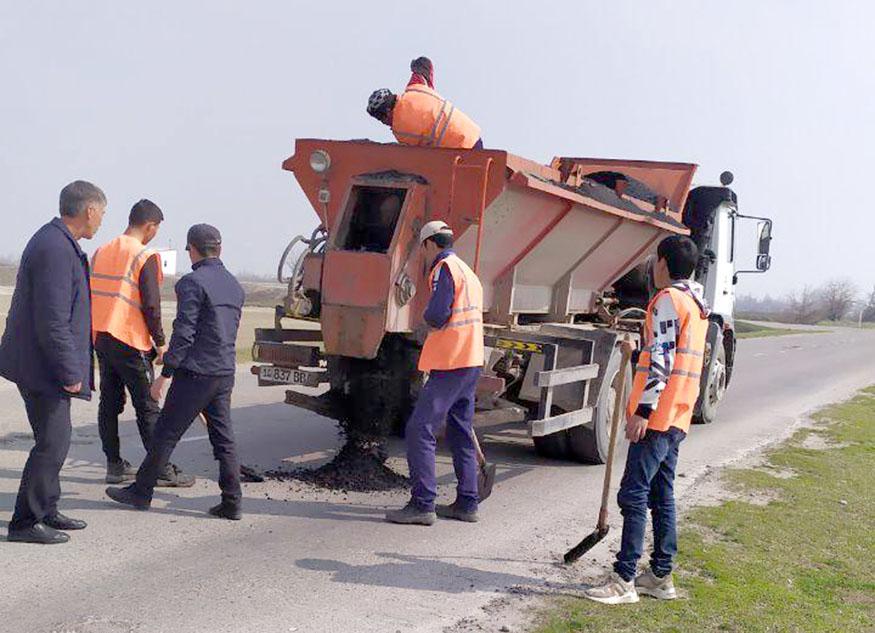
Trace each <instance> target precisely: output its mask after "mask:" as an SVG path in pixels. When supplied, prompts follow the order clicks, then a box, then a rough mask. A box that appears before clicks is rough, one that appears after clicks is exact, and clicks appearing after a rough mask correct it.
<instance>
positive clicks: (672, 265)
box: [656, 235, 699, 279]
mask: <svg viewBox="0 0 875 633" xmlns="http://www.w3.org/2000/svg"><path fill="white" fill-rule="evenodd" d="M656 255H657V257H659V259H664V260H665V263H666V264H668V273H669V274H670V275H671V278H672V279H689V278H690V277H692V275H693V271H694V270H696V264H697V263H698V262H699V249H698V248H696V243H695V242H693V240H691V239H690V238H688V237H686V236H685V235H671V236H669V237H667V238H665V239H664V240H662V241H661V242H660V243H659V246H658V247H657V249H656Z"/></svg>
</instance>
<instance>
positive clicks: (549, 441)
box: [532, 431, 568, 460]
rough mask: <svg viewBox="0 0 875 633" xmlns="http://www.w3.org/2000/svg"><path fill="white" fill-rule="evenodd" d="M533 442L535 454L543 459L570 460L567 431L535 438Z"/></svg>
mask: <svg viewBox="0 0 875 633" xmlns="http://www.w3.org/2000/svg"><path fill="white" fill-rule="evenodd" d="M532 441H533V442H534V444H535V452H536V453H537V454H538V455H540V456H541V457H546V458H548V459H561V460H567V459H568V438H567V437H566V435H565V431H559V432H558V433H551V434H550V435H542V436H541V437H533V438H532Z"/></svg>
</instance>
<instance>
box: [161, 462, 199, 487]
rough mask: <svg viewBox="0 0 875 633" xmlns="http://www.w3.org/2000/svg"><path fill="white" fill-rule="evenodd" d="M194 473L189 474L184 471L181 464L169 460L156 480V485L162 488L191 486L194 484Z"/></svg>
mask: <svg viewBox="0 0 875 633" xmlns="http://www.w3.org/2000/svg"><path fill="white" fill-rule="evenodd" d="M194 481H195V478H194V475H189V474H187V473H184V472H182V470H180V468H179V466H177V465H176V464H171V463H169V462H168V464H167V467H166V468H165V469H164V472H163V473H161V475H160V476H159V477H158V481H157V482H155V486H156V487H160V488H191V487H192V486H193V485H194Z"/></svg>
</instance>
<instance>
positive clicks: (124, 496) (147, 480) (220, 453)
mask: <svg viewBox="0 0 875 633" xmlns="http://www.w3.org/2000/svg"><path fill="white" fill-rule="evenodd" d="M186 250H187V251H188V252H189V255H190V257H191V263H192V272H191V273H189V274H188V275H185V276H184V277H183V278H182V279H180V280H179V282H177V284H176V300H177V311H176V320H175V321H174V322H173V335H172V336H171V337H170V346H169V348H168V349H167V351H166V352H165V354H164V368H163V369H162V371H161V376H160V377H159V378H158V379H157V380H156V381H155V382H154V383H153V385H152V397H153V398H154V399H155V400H158V401H160V400H161V397H162V395H163V392H164V387H165V385H166V383H167V381H169V380H170V379H171V377H172V378H173V382H172V384H171V385H170V391H169V392H168V394H167V402H165V403H164V408H163V409H162V411H161V417H160V418H159V419H158V424H157V425H156V427H155V434H154V435H153V437H152V445H151V446H150V447H149V453H148V454H147V455H146V459H145V460H143V463H142V465H141V466H140V469H139V470H138V471H137V478H136V481H135V482H134V483H133V484H131V485H130V486H127V487H126V488H115V487H109V488H107V489H106V494H107V495H108V496H109V497H110V498H111V499H113V500H115V501H118V502H119V503H124V504H126V505H130V506H133V507H135V508H137V509H138V510H148V509H149V506H150V505H151V503H152V493H153V491H154V489H155V484H156V482H157V481H158V477H159V475H160V474H161V473H162V472H163V471H164V468H165V467H166V465H167V462H168V460H169V459H170V455H171V454H172V453H173V449H174V448H176V444H177V443H178V442H179V440H180V438H182V436H183V434H184V433H185V431H186V430H187V429H188V427H189V426H190V425H191V423H192V422H193V421H194V419H195V418H196V417H197V416H198V415H199V414H200V413H201V412H203V413H204V416H205V417H206V420H207V432H208V434H209V437H210V443H211V444H212V445H213V456H214V457H215V458H216V460H218V462H219V488H221V490H222V501H221V503H220V504H219V505H217V506H215V507H213V508H210V514H212V515H213V516H217V517H221V518H225V519H233V520H237V519H240V517H241V499H242V491H241V489H240V466H239V465H238V462H237V450H236V447H235V445H234V432H233V428H232V426H231V391H232V390H233V388H234V373H235V371H236V369H237V354H236V343H237V329H238V327H239V325H240V316H241V313H242V310H243V300H244V293H243V288H241V287H240V284H239V283H237V280H236V279H235V278H234V276H233V275H232V274H231V273H229V272H228V271H227V270H226V269H225V266H224V265H223V264H222V261H221V260H220V259H219V255H220V254H221V252H222V236H221V235H220V234H219V231H218V229H216V228H215V227H212V226H210V225H209V224H196V225H195V226H193V227H191V229H189V231H188V245H187V246H186Z"/></svg>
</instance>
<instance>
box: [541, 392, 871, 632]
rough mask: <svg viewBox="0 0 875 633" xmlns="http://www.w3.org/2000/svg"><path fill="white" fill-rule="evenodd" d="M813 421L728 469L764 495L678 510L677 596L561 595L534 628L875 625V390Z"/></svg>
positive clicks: (736, 482)
mask: <svg viewBox="0 0 875 633" xmlns="http://www.w3.org/2000/svg"><path fill="white" fill-rule="evenodd" d="M817 420H818V421H819V422H818V425H817V426H816V427H815V428H814V429H805V430H802V431H800V432H799V433H797V434H796V435H795V436H794V437H793V438H792V439H791V440H790V441H788V442H787V443H786V444H784V445H782V446H781V447H780V448H778V449H776V450H774V451H772V452H771V453H770V454H769V456H768V464H767V467H765V468H757V469H749V470H735V471H730V472H729V473H728V474H727V476H728V478H729V481H730V485H731V486H733V487H734V488H736V489H737V490H738V491H739V492H741V493H744V494H745V495H747V494H750V495H754V496H759V497H760V498H762V497H763V496H764V495H769V498H772V499H773V500H772V501H770V502H769V503H767V504H766V505H757V504H752V503H747V502H744V501H741V500H734V501H729V502H726V503H723V504H722V505H719V506H716V507H706V508H697V509H694V510H693V511H692V512H691V513H689V514H688V516H686V517H685V518H684V519H682V521H681V528H682V529H681V533H680V554H679V557H678V571H677V572H676V574H675V581H676V583H677V584H678V585H679V587H680V589H681V591H683V592H685V593H686V594H687V595H686V597H685V598H682V599H680V600H675V601H657V600H653V599H650V598H647V597H642V599H641V602H639V603H638V604H636V605H625V606H613V607H611V606H604V605H599V604H597V603H593V602H589V601H587V600H585V599H570V598H566V599H562V600H559V601H557V603H555V604H554V605H553V606H552V609H551V610H550V611H549V612H548V613H545V614H544V616H543V620H542V625H541V626H540V628H538V629H537V631H539V633H568V632H571V631H635V632H636V633H637V632H641V633H646V632H648V631H660V632H668V631H677V632H684V633H686V632H688V631H697V632H698V631H705V632H707V631H720V632H725V631H730V632H738V633H742V632H744V633H748V632H757V631H763V632H765V631H812V632H815V631H816V632H824V631H836V632H838V631H841V632H856V631H860V632H863V631H868V632H871V631H875V562H873V561H875V486H873V485H872V473H873V464H875V388H869V389H867V390H865V391H863V392H862V393H861V394H859V395H858V396H857V397H855V398H853V399H852V400H850V401H848V402H845V403H842V404H838V405H834V406H831V407H829V408H827V409H824V410H823V411H821V412H820V414H818V416H817ZM815 439H816V440H817V442H813V441H812V440H815ZM818 443H819V444H821V445H823V444H824V443H825V446H826V448H823V447H821V448H814V446H815V445H816V444H818ZM776 469H777V470H776ZM776 472H782V473H788V472H789V473H792V474H793V476H792V477H789V478H787V477H777V476H775V475H774V474H773V473H776ZM770 473H772V474H770ZM741 498H745V496H744V495H742V497H741Z"/></svg>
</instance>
